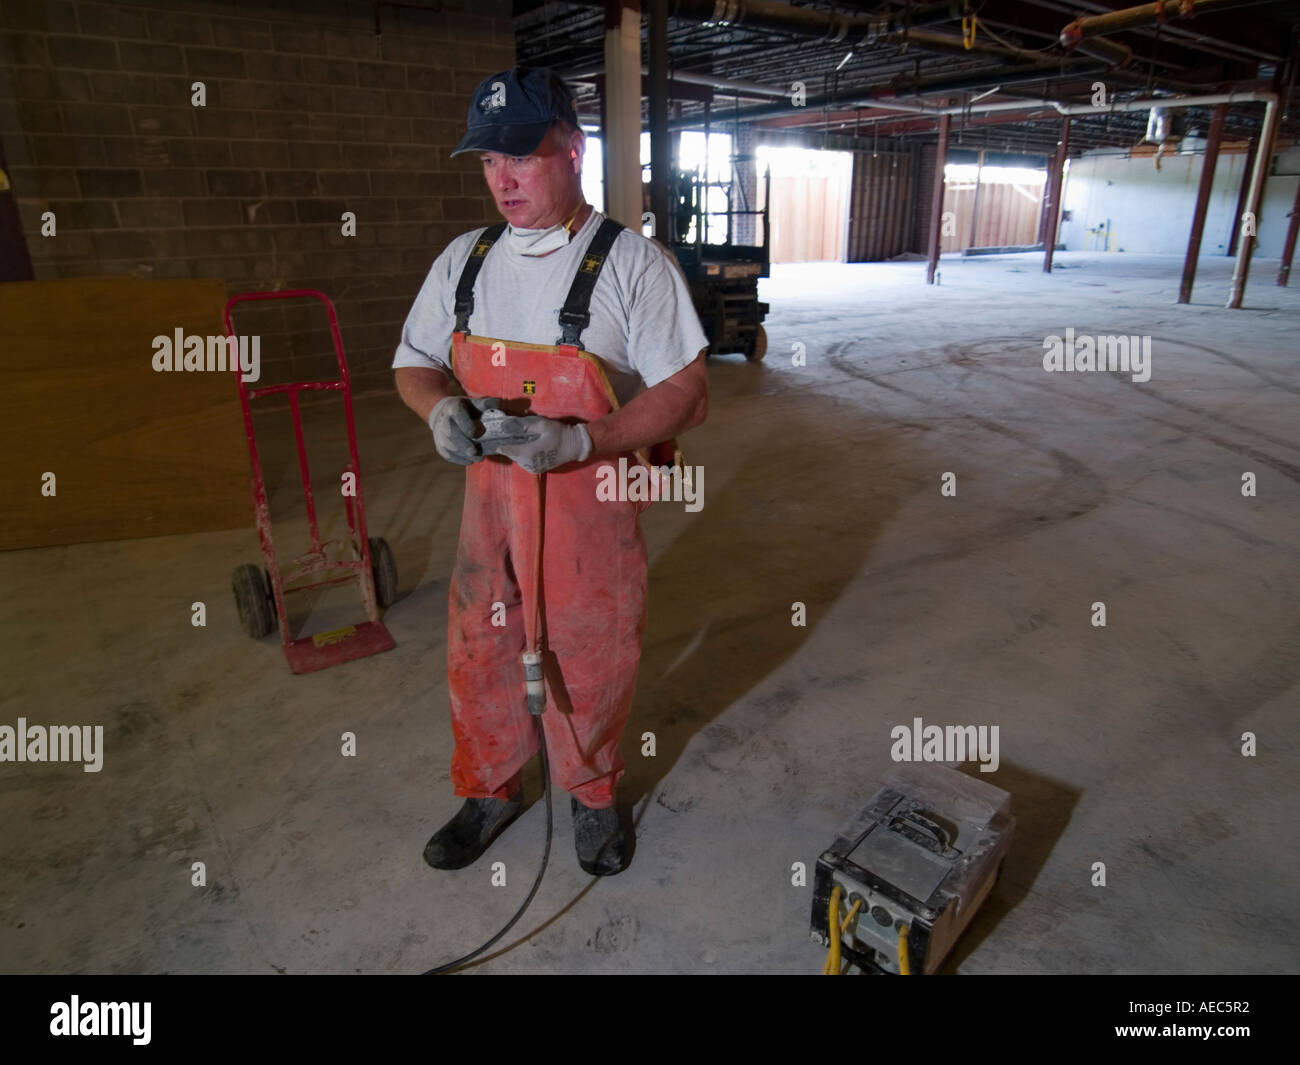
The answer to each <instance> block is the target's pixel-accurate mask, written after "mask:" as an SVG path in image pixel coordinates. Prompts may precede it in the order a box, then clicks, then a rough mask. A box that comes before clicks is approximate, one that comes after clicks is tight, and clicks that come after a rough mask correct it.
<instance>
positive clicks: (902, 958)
mask: <svg viewBox="0 0 1300 1065" xmlns="http://www.w3.org/2000/svg"><path fill="white" fill-rule="evenodd" d="M843 895H844V889H843V888H841V887H840V885H839V884H836V885H835V886H834V887H833V888H831V901H830V904H829V906H828V907H827V913H826V927H827V929H828V930H829V932H830V941H831V945H830V950H829V951H828V952H827V954H826V964H825V965H823V966H822V975H823V976H843V975H844V972H843V965H842V963H841V961H840V939H841V937H842V936H843V935H844V933H845V931H846V930H847V929H848V927H849V925H850V924H852V923H853V918H854V917H856V916H857V915H858V910H859V909H860V908H861V907H862V900H861V899H858V901H857V902H855V903H854V904H853V906H852V907H851V908H850V909H849V912H848V916H846V917H845V918H844V920H843V921H841V920H840V899H841V898H842V897H843ZM908 931H909V928H908V926H907V925H900V926H899V929H898V975H899V976H911V975H912V968H911V966H910V965H909V964H908V957H907V933H908Z"/></svg>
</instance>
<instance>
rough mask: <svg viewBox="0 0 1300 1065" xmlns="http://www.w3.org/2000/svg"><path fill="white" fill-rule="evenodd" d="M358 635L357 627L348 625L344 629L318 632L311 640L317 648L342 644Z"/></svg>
mask: <svg viewBox="0 0 1300 1065" xmlns="http://www.w3.org/2000/svg"><path fill="white" fill-rule="evenodd" d="M356 634H357V627H356V626H355V625H348V626H346V627H345V628H342V629H331V630H330V631H329V632H318V633H317V634H316V635H315V636H313V637H312V638H311V642H312V643H313V644H315V645H316V646H317V647H325V646H327V645H328V644H331V643H342V642H343V641H344V640H346V639H347V638H348V637H349V636H355V635H356Z"/></svg>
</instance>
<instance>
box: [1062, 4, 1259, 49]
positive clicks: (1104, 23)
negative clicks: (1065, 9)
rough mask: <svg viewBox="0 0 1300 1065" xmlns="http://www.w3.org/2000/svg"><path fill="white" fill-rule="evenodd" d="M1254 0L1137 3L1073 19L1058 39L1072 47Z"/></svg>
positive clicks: (1242, 5) (1238, 5) (1239, 5)
mask: <svg viewBox="0 0 1300 1065" xmlns="http://www.w3.org/2000/svg"><path fill="white" fill-rule="evenodd" d="M1255 2H1256V0H1158V2H1157V3H1154V4H1140V5H1139V6H1137V7H1126V8H1123V9H1121V10H1119V11H1109V12H1107V13H1106V14H1103V15H1085V16H1082V17H1080V18H1077V19H1075V20H1074V21H1073V22H1071V23H1070V24H1069V25H1067V26H1066V27H1065V28H1064V29H1063V30H1061V36H1060V41H1061V43H1062V44H1063V45H1065V47H1066V48H1073V47H1075V46H1076V45H1077V44H1078V43H1079V42H1080V41H1082V40H1083V39H1084V38H1085V37H1097V36H1100V35H1102V34H1106V33H1117V32H1119V31H1120V30H1131V29H1136V28H1138V27H1145V26H1149V25H1150V24H1151V23H1153V22H1156V21H1160V22H1165V21H1168V20H1169V19H1176V18H1191V17H1192V16H1193V15H1198V14H1201V13H1202V12H1207V11H1224V10H1227V9H1228V8H1233V7H1245V6H1247V5H1249V4H1252V3H1255Z"/></svg>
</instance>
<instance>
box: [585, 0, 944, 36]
mask: <svg viewBox="0 0 1300 1065" xmlns="http://www.w3.org/2000/svg"><path fill="white" fill-rule="evenodd" d="M572 2H574V3H577V4H579V5H580V6H582V7H596V8H604V6H605V0H572ZM961 14H962V3H961V0H941V2H938V3H929V4H917V5H915V6H914V7H912V8H911V10H910V12H908V11H895V12H892V13H889V14H884V15H876V14H872V15H861V14H859V15H848V14H838V13H827V12H825V11H815V10H813V9H812V8H806V7H791V6H790V5H789V4H781V3H775V2H774V0H672V4H671V10H670V11H669V12H668V17H669V18H670V19H686V20H689V21H692V22H702V23H707V24H710V25H714V26H743V27H744V28H746V29H756V30H772V31H775V32H778V33H788V34H793V35H794V36H798V37H806V38H812V39H816V40H824V41H842V40H845V39H848V38H854V39H855V40H863V41H865V42H867V43H870V42H872V41H875V40H876V39H877V38H878V37H881V36H884V35H885V34H887V33H897V32H898V31H900V30H905V29H908V28H909V27H912V26H933V25H937V24H938V23H941V22H956V21H958V20H959V19H960V18H961Z"/></svg>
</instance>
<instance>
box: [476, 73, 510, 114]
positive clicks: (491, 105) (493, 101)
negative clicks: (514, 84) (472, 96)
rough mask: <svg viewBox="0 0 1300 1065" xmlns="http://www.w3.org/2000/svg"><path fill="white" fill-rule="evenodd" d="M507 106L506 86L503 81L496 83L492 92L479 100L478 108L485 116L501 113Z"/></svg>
mask: <svg viewBox="0 0 1300 1065" xmlns="http://www.w3.org/2000/svg"><path fill="white" fill-rule="evenodd" d="M505 105H506V86H505V82H503V81H494V82H493V83H492V91H491V92H490V93H489V94H488V95H486V96H484V97H483V99H481V100H479V102H478V107H479V110H480V111H482V112H483V113H484V114H485V115H490V114H491V113H492V112H493V111H500V110H501V108H503V107H505Z"/></svg>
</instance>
